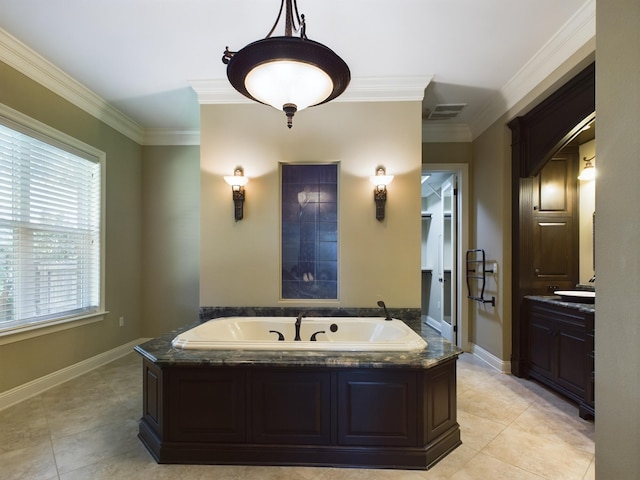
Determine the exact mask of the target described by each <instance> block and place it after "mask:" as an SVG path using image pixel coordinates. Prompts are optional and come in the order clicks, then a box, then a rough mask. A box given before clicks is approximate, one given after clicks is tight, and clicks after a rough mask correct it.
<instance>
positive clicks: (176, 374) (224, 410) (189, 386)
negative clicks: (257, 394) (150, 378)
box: [163, 368, 246, 442]
mask: <svg viewBox="0 0 640 480" xmlns="http://www.w3.org/2000/svg"><path fill="white" fill-rule="evenodd" d="M163 371H164V375H165V382H166V383H165V389H166V391H167V392H169V393H168V398H169V405H168V406H165V408H167V409H171V412H172V413H171V415H169V433H168V435H167V437H165V438H164V439H163V440H164V441H199V442H244V441H245V429H246V426H245V403H246V395H245V388H244V385H245V372H244V371H241V370H238V371H231V370H226V371H225V370H224V369H214V368H175V369H171V368H165V369H164V370H163Z"/></svg>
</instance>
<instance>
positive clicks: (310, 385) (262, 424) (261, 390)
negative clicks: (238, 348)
mask: <svg viewBox="0 0 640 480" xmlns="http://www.w3.org/2000/svg"><path fill="white" fill-rule="evenodd" d="M251 402H252V404H251V413H252V423H253V428H252V433H251V435H252V437H253V438H251V439H250V441H253V442H255V443H268V444H294V445H327V444H329V443H330V442H331V375H330V373H329V372H326V371H324V372H317V371H316V372H313V371H281V372H277V371H261V370H258V369H256V370H254V371H252V372H251Z"/></svg>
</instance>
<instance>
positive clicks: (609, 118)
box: [595, 0, 640, 480]
mask: <svg viewBox="0 0 640 480" xmlns="http://www.w3.org/2000/svg"><path fill="white" fill-rule="evenodd" d="M638 19H640V2H638V1H637V0H607V1H603V2H597V4H596V28H597V32H598V49H597V55H596V56H597V69H596V111H597V124H598V126H597V129H598V130H597V138H596V140H597V145H596V154H597V156H598V181H597V183H596V212H597V216H598V218H597V221H596V275H597V282H596V283H597V291H598V292H597V297H598V299H597V301H596V336H595V342H596V346H595V349H596V392H595V394H596V405H597V407H596V410H597V413H596V462H595V463H596V478H598V479H599V480H600V479H602V480H606V479H616V480H618V479H619V480H631V479H637V478H638V472H640V455H638V452H639V451H640V409H639V408H638V403H639V401H638V399H640V382H639V381H638V379H639V378H640V375H639V374H638V371H639V370H638V368H639V367H640V348H639V342H640V294H639V292H640V251H639V248H638V246H639V245H640V242H639V241H638V239H640V208H638V205H640V188H638V179H639V178H640V154H639V153H638V152H640V135H639V134H638V132H640V117H639V113H640V55H639V54H638V48H637V46H638V45H640V29H639V28H638Z"/></svg>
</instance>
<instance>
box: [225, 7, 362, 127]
mask: <svg viewBox="0 0 640 480" xmlns="http://www.w3.org/2000/svg"><path fill="white" fill-rule="evenodd" d="M283 10H284V36H272V35H273V33H274V31H275V30H276V27H277V26H278V24H279V23H281V21H282V16H283ZM294 33H296V34H299V36H294ZM222 62H223V63H224V64H226V65H227V77H228V78H229V82H231V85H232V86H233V88H235V89H236V90H237V91H238V92H240V93H241V94H242V95H244V96H245V97H248V98H250V99H252V100H255V101H256V102H260V103H264V104H267V105H271V106H272V107H274V108H276V109H278V110H283V111H284V113H285V115H286V116H287V126H288V127H289V128H291V127H292V125H293V116H294V114H295V113H296V112H297V111H300V110H302V109H304V108H307V107H312V106H315V105H320V104H321V103H326V102H329V101H331V100H333V99H334V98H336V97H338V96H339V95H340V94H342V92H344V91H345V89H346V88H347V86H348V85H349V81H350V80H351V72H350V71H349V67H348V66H347V64H346V63H345V62H344V60H342V59H341V58H340V57H339V56H338V55H337V54H336V53H335V52H334V51H333V50H331V49H330V48H328V47H326V46H325V45H323V44H321V43H318V42H315V41H313V40H309V38H307V33H306V24H305V18H304V15H299V14H298V5H297V2H296V0H281V3H280V11H279V12H278V17H277V18H276V21H275V23H274V24H273V27H272V28H271V31H270V32H269V34H268V35H267V36H266V38H263V39H262V40H257V41H255V42H253V43H250V44H249V45H247V46H246V47H244V48H242V49H241V50H239V51H237V52H232V51H230V50H229V47H226V49H225V51H224V54H223V56H222Z"/></svg>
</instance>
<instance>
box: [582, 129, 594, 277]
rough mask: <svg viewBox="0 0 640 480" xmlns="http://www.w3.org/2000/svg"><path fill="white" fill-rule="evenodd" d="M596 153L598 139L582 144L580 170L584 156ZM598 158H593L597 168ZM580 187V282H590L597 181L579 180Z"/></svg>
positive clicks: (592, 272) (592, 271)
mask: <svg viewBox="0 0 640 480" xmlns="http://www.w3.org/2000/svg"><path fill="white" fill-rule="evenodd" d="M595 154H596V141H595V140H591V141H590V142H587V143H583V144H582V145H580V171H582V169H583V168H584V166H585V164H586V162H584V160H583V159H584V158H591V157H593V156H594V155H595ZM596 160H597V159H595V158H594V159H593V160H591V163H592V164H593V166H594V167H595V168H597V167H596ZM578 188H579V193H578V195H579V199H578V201H579V205H580V206H579V213H580V223H579V227H578V228H579V232H580V234H579V235H580V237H579V242H580V277H579V278H580V282H581V283H588V282H589V280H590V279H591V277H593V275H594V273H595V272H594V270H593V268H594V265H593V259H594V255H593V212H595V210H596V181H595V180H588V181H582V180H578Z"/></svg>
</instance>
